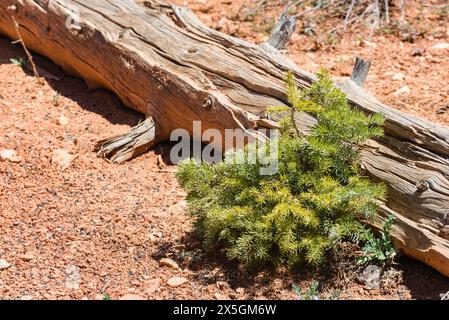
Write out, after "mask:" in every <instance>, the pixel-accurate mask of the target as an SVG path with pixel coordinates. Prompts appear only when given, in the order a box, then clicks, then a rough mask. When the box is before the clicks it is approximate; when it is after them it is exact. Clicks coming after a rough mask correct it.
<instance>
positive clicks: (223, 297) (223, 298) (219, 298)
mask: <svg viewBox="0 0 449 320" xmlns="http://www.w3.org/2000/svg"><path fill="white" fill-rule="evenodd" d="M214 297H215V299H216V300H229V297H228V296H225V295H224V294H220V293H218V292H216V293H214Z"/></svg>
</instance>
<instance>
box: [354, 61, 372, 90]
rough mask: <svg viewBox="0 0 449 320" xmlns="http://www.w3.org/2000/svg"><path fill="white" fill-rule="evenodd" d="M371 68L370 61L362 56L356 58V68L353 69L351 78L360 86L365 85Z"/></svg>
mask: <svg viewBox="0 0 449 320" xmlns="http://www.w3.org/2000/svg"><path fill="white" fill-rule="evenodd" d="M370 68H371V62H370V61H367V60H363V59H362V58H360V57H357V58H355V65H354V69H353V70H352V76H351V80H352V81H354V82H355V83H356V84H357V85H358V86H359V87H363V85H364V84H365V81H366V78H367V77H368V72H369V69H370Z"/></svg>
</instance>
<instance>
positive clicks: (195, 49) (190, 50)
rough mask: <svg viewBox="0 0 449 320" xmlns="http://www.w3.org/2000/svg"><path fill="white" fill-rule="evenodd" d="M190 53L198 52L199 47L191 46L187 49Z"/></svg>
mask: <svg viewBox="0 0 449 320" xmlns="http://www.w3.org/2000/svg"><path fill="white" fill-rule="evenodd" d="M187 52H188V53H198V49H197V48H189V49H188V50H187Z"/></svg>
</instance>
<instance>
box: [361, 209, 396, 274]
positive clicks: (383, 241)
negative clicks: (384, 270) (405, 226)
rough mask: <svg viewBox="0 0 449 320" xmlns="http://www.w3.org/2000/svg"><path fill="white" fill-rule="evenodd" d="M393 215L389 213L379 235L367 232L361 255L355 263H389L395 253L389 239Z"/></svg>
mask: <svg viewBox="0 0 449 320" xmlns="http://www.w3.org/2000/svg"><path fill="white" fill-rule="evenodd" d="M393 223H394V216H393V215H390V216H388V217H387V219H386V220H385V222H384V225H383V229H382V231H381V232H380V235H379V237H375V236H374V234H373V233H371V232H369V233H367V237H366V242H365V245H364V247H363V255H362V256H361V257H360V258H359V259H358V260H357V264H361V265H366V264H369V263H374V264H378V265H380V266H384V265H385V264H388V263H390V262H391V261H392V260H393V258H394V256H395V255H396V250H395V249H394V246H393V243H392V241H391V236H390V233H391V230H392V228H393Z"/></svg>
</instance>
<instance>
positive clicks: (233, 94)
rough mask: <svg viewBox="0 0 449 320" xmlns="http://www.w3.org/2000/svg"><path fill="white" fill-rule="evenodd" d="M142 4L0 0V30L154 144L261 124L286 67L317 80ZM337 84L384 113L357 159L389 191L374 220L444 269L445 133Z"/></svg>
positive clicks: (280, 59) (448, 200) (448, 170)
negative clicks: (140, 121) (109, 96)
mask: <svg viewBox="0 0 449 320" xmlns="http://www.w3.org/2000/svg"><path fill="white" fill-rule="evenodd" d="M146 4H147V8H144V7H143V6H140V5H138V4H136V3H134V2H132V1H130V0H76V1H75V0H20V1H18V0H16V1H13V0H2V1H0V32H1V33H3V34H5V35H6V36H8V37H10V38H12V39H16V32H15V30H14V25H13V22H12V19H11V16H12V15H13V16H14V17H15V19H16V20H17V22H18V23H19V24H20V28H21V30H20V31H21V34H22V37H23V40H24V42H25V44H26V45H27V46H28V47H29V48H31V49H33V50H34V51H36V52H39V53H41V54H42V55H44V56H47V57H48V58H50V59H51V60H53V61H54V62H55V63H57V64H58V65H60V66H62V67H63V68H64V69H65V70H66V71H67V72H69V73H72V74H75V75H78V76H80V77H82V78H83V79H85V80H86V82H87V83H88V84H90V86H92V87H104V88H107V89H110V90H111V91H113V92H115V93H116V94H117V95H118V96H119V97H120V99H122V101H123V102H124V103H125V104H126V105H127V106H128V107H130V108H133V109H135V110H137V111H140V112H142V113H144V114H146V115H148V116H151V117H153V119H154V121H155V123H156V131H155V138H154V142H157V141H161V140H166V139H168V138H169V136H170V132H171V131H172V130H173V129H176V128H185V129H187V130H188V131H189V132H192V122H193V121H194V120H200V121H202V129H203V130H206V129H208V128H215V129H219V130H220V131H224V129H226V128H245V129H248V128H253V127H254V126H257V125H259V126H267V125H268V126H269V125H270V121H267V120H266V119H263V115H264V114H265V110H266V109H267V107H269V106H277V105H282V104H287V97H286V92H285V86H284V78H285V75H286V72H287V71H288V70H291V71H293V73H294V74H295V76H296V78H297V84H298V85H299V86H301V87H307V86H309V85H310V84H311V83H312V82H313V81H314V80H315V77H314V76H313V75H311V74H308V73H307V72H305V71H303V70H301V69H300V68H298V66H296V65H295V64H294V63H293V62H292V61H291V60H290V59H288V58H287V57H285V56H283V55H282V54H281V53H280V52H279V51H278V50H276V49H274V48H273V47H272V46H270V45H268V44H264V45H256V44H252V43H249V42H246V41H243V40H240V39H237V38H234V37H231V36H228V35H225V34H223V33H220V32H218V31H215V30H212V29H210V28H208V27H206V26H205V25H204V24H202V23H201V22H200V21H199V20H198V19H197V18H196V16H195V15H194V14H193V13H192V12H191V11H190V10H188V9H186V8H179V7H176V6H173V5H166V4H161V3H159V2H157V1H147V2H146ZM11 6H14V8H12V7H11ZM68 22H69V23H68ZM77 22H79V24H78V23H77ZM362 69H363V68H362ZM364 76H366V74H364ZM364 76H362V77H359V76H355V77H354V79H355V80H356V81H358V83H359V84H362V83H363V78H364ZM339 86H340V88H341V89H342V90H343V91H344V92H345V93H346V94H347V98H348V100H349V102H350V103H351V105H353V106H354V107H356V108H359V109H361V110H363V111H365V112H367V113H375V112H381V113H383V114H384V115H385V117H386V123H385V132H386V136H385V137H384V138H382V139H379V140H377V141H369V142H368V143H367V144H366V145H365V146H364V148H363V150H362V164H363V167H364V168H365V170H366V172H367V174H368V175H369V176H371V177H372V178H373V179H375V180H380V181H384V182H385V183H386V184H387V185H388V187H389V194H388V199H387V201H386V202H385V203H384V204H383V205H382V214H381V216H385V215H386V214H390V213H391V214H394V215H395V216H396V225H395V229H394V231H393V237H394V240H395V244H396V246H397V247H398V248H399V249H401V250H402V251H404V252H405V253H406V254H408V255H410V256H412V257H415V258H417V259H419V260H422V261H424V262H425V263H427V264H429V265H431V266H432V267H434V268H435V269H437V270H439V271H440V272H442V273H443V274H445V275H447V276H449V220H448V213H449V160H448V157H449V130H448V129H446V128H444V127H441V126H438V125H435V124H432V123H430V122H428V121H425V120H421V119H418V118H416V117H413V116H411V115H407V114H406V113H403V112H401V111H398V110H395V109H392V108H389V107H388V106H386V105H385V104H382V103H381V102H379V101H378V100H377V99H375V98H374V97H372V96H371V95H369V94H368V93H366V92H365V91H363V89H362V88H361V86H360V85H358V84H357V83H356V82H355V81H352V80H349V81H347V82H345V83H342V84H339ZM298 121H300V122H301V125H303V126H304V127H308V126H310V125H313V123H314V121H315V120H314V119H313V118H312V117H310V116H309V115H306V114H303V115H301V117H300V119H298ZM381 220H382V219H379V220H378V221H377V222H376V224H377V225H380V223H381Z"/></svg>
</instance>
